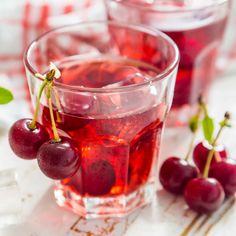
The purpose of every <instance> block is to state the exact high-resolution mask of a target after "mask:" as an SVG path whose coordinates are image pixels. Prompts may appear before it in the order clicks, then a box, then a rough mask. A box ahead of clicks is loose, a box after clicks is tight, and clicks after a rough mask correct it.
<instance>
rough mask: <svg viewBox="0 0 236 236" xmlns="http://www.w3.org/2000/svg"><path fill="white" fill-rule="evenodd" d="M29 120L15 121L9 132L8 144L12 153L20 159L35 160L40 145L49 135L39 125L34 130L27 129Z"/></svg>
mask: <svg viewBox="0 0 236 236" xmlns="http://www.w3.org/2000/svg"><path fill="white" fill-rule="evenodd" d="M31 122H32V120H31V119H21V120H18V121H16V122H15V123H14V124H13V125H12V127H11V129H10V131H9V135H8V138H9V144H10V146H11V149H12V151H13V152H14V153H15V154H16V155H17V156H18V157H20V158H22V159H26V160H31V159H35V158H36V155H37V152H38V150H39V148H40V147H41V145H42V144H43V143H44V142H46V141H48V140H49V134H48V133H47V131H46V129H45V128H44V127H43V126H42V125H41V124H39V123H36V128H35V129H34V130H32V129H30V128H29V125H30V124H31Z"/></svg>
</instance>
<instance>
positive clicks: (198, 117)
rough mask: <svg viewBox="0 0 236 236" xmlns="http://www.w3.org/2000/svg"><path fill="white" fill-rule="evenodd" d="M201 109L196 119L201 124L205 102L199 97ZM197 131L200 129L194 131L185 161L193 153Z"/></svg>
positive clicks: (199, 108)
mask: <svg viewBox="0 0 236 236" xmlns="http://www.w3.org/2000/svg"><path fill="white" fill-rule="evenodd" d="M198 103H199V107H198V111H197V114H196V117H197V122H198V123H199V119H200V116H201V114H202V110H203V108H202V104H203V101H202V96H200V97H199V102H198ZM197 131H198V127H197V128H196V129H195V130H194V131H192V138H191V141H190V145H189V148H188V152H187V154H186V157H185V160H186V161H187V160H188V159H189V157H190V155H191V153H192V150H193V145H194V141H195V138H196V134H197Z"/></svg>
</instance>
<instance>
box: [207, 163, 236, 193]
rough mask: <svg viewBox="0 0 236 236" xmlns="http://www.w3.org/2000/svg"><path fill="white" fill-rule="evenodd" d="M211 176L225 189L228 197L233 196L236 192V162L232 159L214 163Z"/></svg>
mask: <svg viewBox="0 0 236 236" xmlns="http://www.w3.org/2000/svg"><path fill="white" fill-rule="evenodd" d="M209 176H210V177H212V178H215V179H217V180H218V181H219V182H220V183H221V185H222V187H223V188H224V191H225V194H226V195H228V196H229V195H233V194H234V193H235V192H236V162H235V161H234V160H232V159H227V160H223V161H221V162H216V163H214V164H213V165H212V166H211V168H210V172H209Z"/></svg>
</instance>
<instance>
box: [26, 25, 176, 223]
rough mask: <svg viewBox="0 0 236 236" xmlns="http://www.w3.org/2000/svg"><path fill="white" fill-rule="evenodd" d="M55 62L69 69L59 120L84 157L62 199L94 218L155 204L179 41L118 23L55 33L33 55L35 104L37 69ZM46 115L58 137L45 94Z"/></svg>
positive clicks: (58, 101) (57, 101) (58, 87)
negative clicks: (161, 148)
mask: <svg viewBox="0 0 236 236" xmlns="http://www.w3.org/2000/svg"><path fill="white" fill-rule="evenodd" d="M123 35H126V41H125V44H123V41H122V40H121V38H123ZM127 39H129V41H127ZM68 42H69V43H68ZM121 42H122V43H121ZM147 42H152V47H150V44H147ZM125 45H126V47H125ZM137 45H138V47H137ZM144 49H145V50H144ZM144 51H146V53H144ZM133 52H136V54H135V55H134V53H133ZM50 61H53V62H54V63H55V64H56V65H57V67H58V68H59V69H60V71H61V78H60V79H59V80H56V81H54V89H53V95H52V102H53V110H54V117H55V121H56V125H57V128H58V131H59V134H60V136H67V137H70V138H71V139H72V140H73V141H74V142H75V143H76V145H77V150H78V152H79V154H80V157H81V167H80V168H79V170H78V171H77V173H76V174H75V175H73V176H71V177H69V178H66V179H63V180H62V181H58V182H57V183H56V186H55V192H54V193H55V197H56V201H57V203H58V204H59V205H60V206H63V207H67V208H69V209H71V210H73V211H74V212H76V213H78V214H80V215H83V216H85V217H87V218H91V217H100V216H122V215H125V214H127V213H129V212H131V211H133V210H134V209H136V208H138V207H141V206H143V205H145V204H148V203H150V201H151V199H152V196H153V195H154V194H155V191H156V186H155V180H156V178H157V160H158V153H159V149H160V139H161V134H162V131H163V122H164V121H165V118H166V114H167V113H168V111H169V109H170V106H171V102H172V98H173V93H174V83H175V76H176V72H177V66H178V50H177V47H176V46H175V44H174V43H173V41H172V40H171V39H170V38H169V37H167V36H166V35H164V34H162V33H160V32H158V31H151V30H147V29H145V28H142V27H139V26H126V25H124V24H118V23H110V22H97V23H96V22H91V23H84V24H78V25H74V26H68V27H65V28H61V29H57V30H55V31H51V32H49V33H48V34H46V35H44V36H42V37H41V38H39V39H38V40H37V41H36V42H35V43H33V44H32V45H31V46H30V48H29V50H28V54H26V61H25V63H26V69H27V75H28V80H29V85H30V90H31V94H32V99H33V101H35V100H36V99H37V94H38V90H39V88H40V86H41V84H42V81H41V80H40V79H37V78H35V77H34V73H35V72H36V71H47V65H48V63H49V62H50ZM34 68H35V69H34ZM40 117H41V119H40V122H41V123H42V124H44V125H45V126H46V128H47V129H48V131H49V132H50V133H51V135H52V130H51V121H50V114H49V108H48V104H47V101H46V99H45V95H44V97H43V98H42V101H41V109H40Z"/></svg>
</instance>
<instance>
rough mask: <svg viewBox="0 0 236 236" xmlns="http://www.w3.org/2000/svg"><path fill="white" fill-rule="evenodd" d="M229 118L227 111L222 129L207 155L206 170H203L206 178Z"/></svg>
mask: <svg viewBox="0 0 236 236" xmlns="http://www.w3.org/2000/svg"><path fill="white" fill-rule="evenodd" d="M229 119H230V115H229V113H228V112H226V113H225V118H224V120H223V122H221V124H220V129H219V131H218V132H217V135H216V137H215V139H214V140H213V142H212V144H211V145H212V149H211V150H210V152H209V153H208V156H207V162H206V165H205V168H204V171H203V177H205V178H207V177H208V174H209V170H210V166H211V162H212V159H213V157H214V153H215V147H216V145H217V141H218V139H219V137H220V135H221V133H222V131H223V129H224V128H225V126H227V122H228V120H229Z"/></svg>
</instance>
